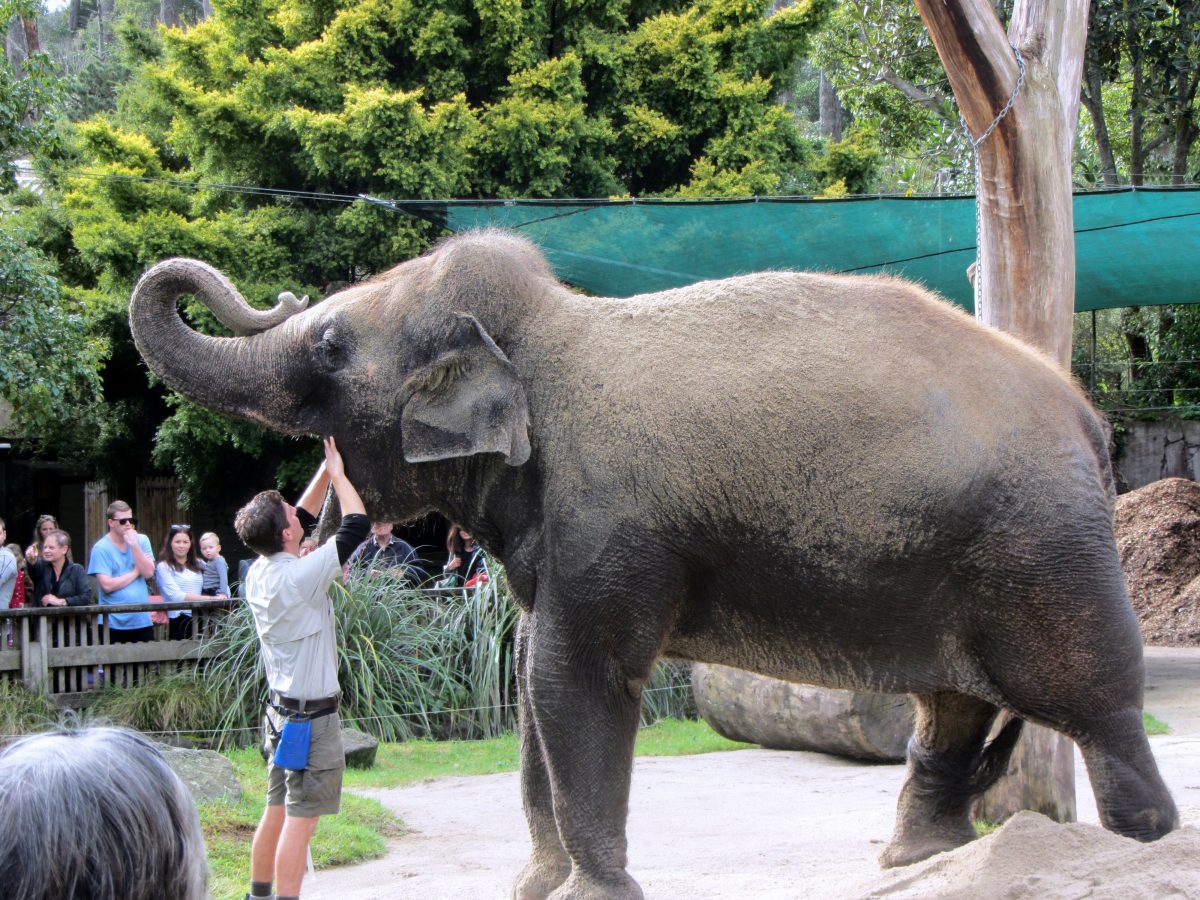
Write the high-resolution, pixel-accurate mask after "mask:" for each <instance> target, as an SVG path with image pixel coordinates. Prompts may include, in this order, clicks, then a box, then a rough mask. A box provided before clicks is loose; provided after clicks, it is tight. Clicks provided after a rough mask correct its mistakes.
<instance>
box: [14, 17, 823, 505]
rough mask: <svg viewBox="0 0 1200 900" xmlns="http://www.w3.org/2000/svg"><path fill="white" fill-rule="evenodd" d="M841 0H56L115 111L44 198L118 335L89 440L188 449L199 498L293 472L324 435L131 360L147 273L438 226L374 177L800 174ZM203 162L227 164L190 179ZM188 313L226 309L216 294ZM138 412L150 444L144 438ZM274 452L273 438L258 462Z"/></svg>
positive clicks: (729, 190)
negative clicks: (186, 22)
mask: <svg viewBox="0 0 1200 900" xmlns="http://www.w3.org/2000/svg"><path fill="white" fill-rule="evenodd" d="M833 5H834V4H833V2H832V0H802V2H799V3H796V4H794V5H792V6H790V7H787V8H785V9H782V10H780V11H778V12H775V13H773V14H770V15H767V13H768V11H769V2H768V0H753V2H746V0H697V2H695V3H693V4H691V5H689V4H687V3H685V2H683V0H647V2H639V3H637V4H632V5H631V4H626V3H623V2H618V0H600V2H597V3H595V4H590V5H584V6H580V7H575V8H572V10H571V12H570V15H564V14H562V11H561V10H558V9H557V8H556V7H554V6H553V4H551V3H550V2H548V0H532V2H530V3H527V4H525V5H516V6H514V5H512V4H509V3H502V2H493V0H487V2H477V3H464V2H462V0H407V2H404V3H393V2H389V0H365V2H349V0H328V2H322V3H312V2H309V0H269V2H268V0H230V2H225V3H221V4H218V6H217V11H216V14H215V15H214V16H213V17H212V18H209V19H207V20H205V21H202V22H197V23H196V24H193V25H191V26H190V27H188V28H185V29H162V28H155V26H154V17H155V14H156V11H157V10H156V6H155V5H154V4H152V3H150V2H149V0H120V2H118V4H117V6H116V10H115V13H114V14H111V15H108V16H107V17H104V16H102V15H99V14H98V13H89V14H87V15H85V21H84V23H83V25H84V27H83V29H82V30H81V31H80V32H78V33H76V34H74V35H70V34H68V33H67V31H66V27H65V24H64V21H63V18H62V16H61V15H59V14H55V15H54V16H51V17H49V18H48V19H47V20H45V21H46V31H47V36H48V39H49V43H50V44H52V45H53V46H54V47H55V48H56V52H57V53H58V55H59V57H60V58H61V59H62V60H63V65H64V71H65V72H66V77H67V80H68V82H69V84H70V85H71V88H70V91H69V93H70V98H71V99H70V104H71V109H72V110H73V111H74V113H75V114H76V115H83V114H86V113H89V112H92V111H96V110H103V111H105V114H104V115H102V116H98V117H94V118H92V119H88V120H86V121H82V122H78V123H76V124H75V125H74V126H73V127H72V128H70V129H68V130H67V132H66V141H65V146H64V147H63V148H62V149H61V150H59V151H56V152H55V153H54V154H52V155H50V156H47V157H46V158H45V159H44V160H43V161H42V167H43V171H44V181H45V185H46V188H47V191H48V193H47V199H48V200H49V201H50V202H51V204H57V206H44V207H43V206H38V205H37V204H31V205H30V207H29V208H28V209H27V210H25V211H24V212H23V214H22V215H23V218H24V219H25V220H26V221H27V222H28V223H29V225H30V226H31V227H34V228H37V229H38V235H39V237H38V243H39V245H40V246H41V248H42V249H43V250H44V251H45V253H46V254H47V255H48V256H49V257H50V258H51V260H52V262H53V264H54V266H55V267H56V269H57V271H56V272H55V274H56V275H57V277H58V278H59V279H60V281H61V282H62V283H63V284H64V285H66V286H67V287H66V290H65V293H66V294H67V295H68V296H71V297H74V298H77V299H78V301H79V302H80V303H81V304H82V306H83V313H84V315H85V320H86V321H87V323H88V324H89V326H90V327H91V328H92V330H93V335H94V337H95V339H96V341H97V342H98V344H99V345H102V346H108V347H110V348H111V350H110V357H109V363H108V366H107V368H106V369H105V370H104V372H103V384H104V391H105V400H106V401H107V404H108V407H109V409H108V410H103V411H100V410H88V411H86V412H85V411H83V410H80V411H77V412H76V417H77V418H81V419H86V420H87V421H89V422H90V423H92V424H93V425H94V429H95V433H96V434H99V435H101V437H102V440H100V441H98V442H95V443H93V444H92V445H90V446H89V447H78V448H77V450H78V454H77V455H78V456H81V457H83V458H84V462H85V463H86V464H87V466H88V467H89V468H94V469H100V470H103V471H104V472H105V474H106V475H113V474H118V473H120V472H121V471H129V470H134V471H138V472H139V473H142V474H145V473H146V472H148V471H150V470H151V469H152V468H153V467H158V468H160V469H165V468H170V469H172V470H173V471H174V472H175V473H176V474H177V475H179V476H180V477H181V479H182V480H183V482H184V495H185V501H189V502H190V501H194V500H195V499H197V498H200V497H203V498H205V500H206V501H207V500H209V499H210V498H213V497H214V496H220V495H221V494H222V492H223V491H226V490H230V489H231V485H230V484H229V479H221V478H219V477H218V473H221V472H228V471H239V472H243V473H245V475H246V478H247V480H248V479H249V478H250V477H258V478H260V480H259V481H258V482H257V483H258V484H262V483H265V482H269V481H270V480H271V479H272V478H273V479H274V480H275V482H276V483H282V482H284V481H285V480H288V479H292V478H295V477H296V476H295V470H296V468H297V466H298V460H300V459H302V460H305V461H307V460H308V459H310V458H311V457H310V455H309V453H308V452H307V450H306V451H305V452H303V453H300V454H297V453H296V452H295V451H296V445H295V443H294V442H291V441H288V440H285V439H282V438H276V437H269V436H267V435H266V434H265V433H264V432H262V431H261V430H259V429H258V428H257V426H244V425H239V424H235V423H234V422H233V421H231V420H230V419H228V418H226V417H224V416H216V415H213V414H211V413H206V412H202V411H200V410H197V409H195V408H193V407H192V405H191V404H190V403H188V402H187V401H183V400H180V399H178V398H172V397H168V396H166V394H165V391H162V390H161V388H160V387H159V386H157V385H153V384H152V391H151V392H150V393H149V394H148V393H147V392H146V390H145V386H144V383H142V384H138V383H137V379H136V378H131V377H130V374H131V373H133V374H136V373H137V371H138V362H137V356H136V353H135V351H133V349H132V347H131V345H130V339H129V333H128V325H127V323H126V321H125V307H126V304H127V301H128V296H129V292H130V290H131V288H132V286H133V284H134V282H135V280H136V279H137V277H138V276H139V275H140V273H141V272H142V271H144V270H145V269H146V268H147V267H148V266H150V265H152V264H153V263H155V262H157V261H159V260H160V259H162V258H164V257H168V256H181V255H186V256H193V257H196V258H200V259H203V260H205V261H207V262H210V263H212V264H213V265H215V266H217V267H219V268H221V269H222V270H223V271H225V272H226V273H227V274H229V275H230V277H231V278H232V279H233V280H234V282H235V283H236V284H237V285H238V287H239V289H240V290H241V291H242V293H243V294H244V295H245V296H246V297H247V298H248V299H249V300H250V302H251V303H254V304H256V305H260V306H266V305H270V304H271V303H272V301H273V299H274V297H275V296H276V295H277V294H278V293H279V292H280V291H281V290H292V291H295V292H297V293H302V292H303V293H308V294H309V295H310V296H312V297H313V299H314V302H317V301H319V300H320V298H321V297H322V296H324V295H327V294H328V293H330V292H331V291H333V290H336V289H338V288H340V287H343V286H345V285H347V284H351V283H354V282H356V281H359V280H361V279H362V278H364V277H367V276H370V275H372V274H374V273H376V272H379V271H381V270H383V269H385V268H388V267H390V266H392V265H394V264H395V263H396V262H398V261H400V260H402V259H405V258H408V257H411V256H413V255H415V254H416V253H418V252H420V251H421V250H422V249H424V248H425V247H426V246H427V245H428V244H429V242H430V241H431V240H432V239H433V238H434V237H436V235H437V229H436V228H435V227H434V226H433V225H431V224H429V223H425V222H422V221H419V220H417V219H415V218H411V217H407V216H398V215H397V214H396V213H394V212H391V211H388V210H386V209H383V208H381V207H378V206H375V205H372V204H368V203H365V202H363V201H360V200H359V201H350V198H352V197H353V196H354V195H357V194H362V193H365V194H369V195H378V196H384V197H389V198H398V199H413V198H418V199H419V198H430V197H438V198H441V197H492V196H501V197H517V196H523V197H529V196H536V197H562V196H605V195H614V194H615V195H625V194H638V195H644V194H659V195H668V196H670V195H679V196H703V195H721V196H728V195H745V194H770V193H780V192H788V191H795V190H799V189H801V188H802V187H804V186H805V185H807V184H808V183H809V181H810V179H808V178H807V176H806V175H805V172H804V169H805V166H806V164H807V160H808V159H809V158H810V155H811V152H810V150H809V142H808V141H806V140H805V139H804V138H803V137H802V136H801V134H800V132H799V130H798V129H797V128H796V126H795V125H794V123H793V122H792V120H791V118H790V116H789V115H788V114H787V113H786V112H785V111H784V110H783V109H781V108H780V107H778V106H777V105H776V103H775V94H776V92H777V91H778V89H779V86H780V85H781V84H782V83H783V81H784V80H786V78H787V77H788V76H789V73H790V72H791V70H792V68H793V67H794V65H795V61H796V59H797V58H798V57H799V56H800V54H802V53H803V51H804V48H805V45H806V43H807V41H808V38H809V35H811V34H812V33H813V31H814V30H815V29H816V28H817V27H818V26H819V25H820V24H821V22H822V21H823V20H824V18H825V17H827V16H828V14H829V12H830V10H831V9H832V7H833ZM184 15H185V18H186V19H193V18H195V10H193V9H192V8H191V7H190V6H186V5H185V9H184ZM118 85H120V87H119V91H118V92H117V95H116V97H115V100H114V98H113V96H112V91H113V89H114V88H116V87H117V86H118ZM195 182H198V183H200V184H202V185H208V186H211V189H204V190H199V191H196V190H191V189H188V188H187V187H186V186H185V184H184V183H195ZM238 185H249V186H254V189H253V190H251V191H244V190H242V189H240V188H236V187H233V186H238ZM261 187H266V188H279V189H286V190H287V191H290V192H297V193H292V194H289V195H287V196H272V195H266V194H263V193H261V192H260V191H259V188H261ZM304 192H330V193H334V194H337V195H340V196H341V197H342V198H343V199H344V200H346V201H350V202H334V201H331V200H328V199H326V200H318V199H313V198H308V197H305V196H304ZM52 271H53V270H52ZM186 313H187V315H188V316H189V317H190V319H191V321H192V324H193V325H195V326H196V327H197V328H199V329H200V330H202V331H206V332H208V333H212V334H222V333H224V332H223V330H222V329H221V328H220V327H219V326H218V325H217V324H216V323H215V322H214V321H213V320H212V317H211V316H210V315H209V314H208V313H207V311H206V310H204V309H203V308H202V307H200V306H199V305H198V304H196V303H190V304H188V305H187V307H186ZM160 423H161V427H159V426H160ZM123 428H128V430H126V431H125V433H124V435H123V438H124V441H123V443H124V445H125V446H126V448H129V447H133V448H136V449H135V451H134V452H132V453H131V452H130V451H129V450H128V449H126V451H125V452H124V454H123V455H122V454H121V453H120V452H119V451H116V448H117V447H119V446H120V445H121V443H122V440H121V437H122V435H121V432H122V429H123ZM151 447H153V453H151V451H150V448H151ZM114 451H116V452H114ZM65 452H66V448H65V447H64V453H65ZM252 456H253V457H256V458H257V459H258V460H260V461H261V464H260V465H256V466H247V465H246V461H247V459H248V458H249V457H252ZM244 490H245V488H244V487H243V491H244Z"/></svg>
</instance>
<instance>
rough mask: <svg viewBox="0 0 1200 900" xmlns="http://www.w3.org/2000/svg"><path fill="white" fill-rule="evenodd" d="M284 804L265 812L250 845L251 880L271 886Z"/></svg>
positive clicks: (268, 808)
mask: <svg viewBox="0 0 1200 900" xmlns="http://www.w3.org/2000/svg"><path fill="white" fill-rule="evenodd" d="M283 822H284V812H283V804H279V805H277V806H268V807H267V808H266V809H264V810H263V814H262V818H261V819H260V820H259V822H258V828H257V829H256V830H255V832H254V843H252V844H251V845H250V880H251V881H257V882H260V883H262V884H270V883H271V882H272V881H273V880H274V878H275V852H276V848H277V847H278V845H279V833H280V832H281V831H282V830H283Z"/></svg>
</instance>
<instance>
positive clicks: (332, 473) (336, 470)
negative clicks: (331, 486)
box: [325, 435, 346, 479]
mask: <svg viewBox="0 0 1200 900" xmlns="http://www.w3.org/2000/svg"><path fill="white" fill-rule="evenodd" d="M325 471H326V472H328V473H329V477H330V479H333V478H344V477H345V475H346V464H345V463H344V462H342V454H341V453H339V452H338V448H337V444H336V443H335V442H334V440H333V435H330V436H329V437H327V438H325Z"/></svg>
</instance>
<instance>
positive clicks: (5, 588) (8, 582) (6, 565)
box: [0, 519, 20, 647]
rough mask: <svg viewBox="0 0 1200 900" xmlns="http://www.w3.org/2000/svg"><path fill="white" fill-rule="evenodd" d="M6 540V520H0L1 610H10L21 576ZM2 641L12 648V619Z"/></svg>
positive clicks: (5, 624)
mask: <svg viewBox="0 0 1200 900" xmlns="http://www.w3.org/2000/svg"><path fill="white" fill-rule="evenodd" d="M6 540H8V532H7V531H5V530H4V520H3V519H0V609H8V608H9V604H11V603H12V596H13V591H14V590H15V589H16V586H17V577H18V575H19V574H20V570H19V569H18V568H17V560H16V559H15V558H14V557H13V555H12V554H11V553H9V552H8V551H7V550H5V549H4V542H5V541H6ZM0 640H2V641H3V642H4V646H6V647H8V646H12V620H11V619H10V620H8V621H6V622H5V623H4V630H3V633H2V634H0Z"/></svg>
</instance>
